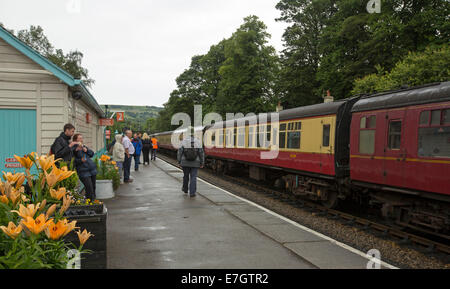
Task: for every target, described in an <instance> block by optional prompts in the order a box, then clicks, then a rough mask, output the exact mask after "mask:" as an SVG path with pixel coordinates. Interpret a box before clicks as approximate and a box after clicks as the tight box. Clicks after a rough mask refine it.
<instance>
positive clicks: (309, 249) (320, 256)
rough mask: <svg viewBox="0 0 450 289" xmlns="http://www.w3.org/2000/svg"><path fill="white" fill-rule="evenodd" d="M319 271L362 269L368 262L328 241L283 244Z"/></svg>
mask: <svg viewBox="0 0 450 289" xmlns="http://www.w3.org/2000/svg"><path fill="white" fill-rule="evenodd" d="M284 245H285V246H286V247H287V248H289V249H291V250H292V251H294V252H295V253H296V254H299V255H300V256H302V257H303V258H305V259H306V260H308V261H309V262H311V263H313V264H314V265H316V266H317V267H319V268H320V269H364V268H366V267H367V263H368V260H367V259H366V258H364V257H362V256H360V255H357V254H355V253H352V252H349V251H348V250H346V249H344V248H342V247H339V246H336V245H335V244H333V243H331V242H329V241H319V242H298V243H290V244H284Z"/></svg>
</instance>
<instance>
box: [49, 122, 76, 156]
mask: <svg viewBox="0 0 450 289" xmlns="http://www.w3.org/2000/svg"><path fill="white" fill-rule="evenodd" d="M74 134H75V127H74V126H73V125H72V124H70V123H68V124H66V125H65V126H64V131H63V132H62V133H61V134H60V136H59V137H57V138H56V139H55V141H54V142H53V144H52V146H51V148H50V153H51V154H54V155H55V159H62V160H63V161H65V162H66V163H70V162H71V161H72V158H73V152H72V147H73V146H74V145H76V144H78V143H76V142H70V139H71V138H72V136H73V135H74Z"/></svg>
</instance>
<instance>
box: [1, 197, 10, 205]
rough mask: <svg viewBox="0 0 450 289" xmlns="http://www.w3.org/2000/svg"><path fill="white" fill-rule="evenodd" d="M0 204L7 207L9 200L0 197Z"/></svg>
mask: <svg viewBox="0 0 450 289" xmlns="http://www.w3.org/2000/svg"><path fill="white" fill-rule="evenodd" d="M0 202H2V203H3V204H5V205H7V204H9V199H8V197H7V196H5V195H1V196H0Z"/></svg>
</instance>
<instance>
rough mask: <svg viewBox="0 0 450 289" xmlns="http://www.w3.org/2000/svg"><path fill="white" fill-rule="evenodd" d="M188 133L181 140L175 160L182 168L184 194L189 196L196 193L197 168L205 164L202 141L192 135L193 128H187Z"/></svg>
mask: <svg viewBox="0 0 450 289" xmlns="http://www.w3.org/2000/svg"><path fill="white" fill-rule="evenodd" d="M188 132H190V135H189V136H188V137H187V138H185V139H184V140H183V141H182V142H181V146H180V148H179V149H178V154H177V160H178V163H179V164H180V165H181V167H182V168H183V173H184V177H183V188H182V189H181V190H182V191H183V192H184V193H185V194H187V193H188V190H189V195H190V197H191V198H192V197H195V196H196V195H197V175H198V169H199V168H203V167H204V165H205V152H204V151H203V147H202V143H201V141H200V140H198V139H197V138H195V136H194V128H193V127H191V128H190V129H189V131H188Z"/></svg>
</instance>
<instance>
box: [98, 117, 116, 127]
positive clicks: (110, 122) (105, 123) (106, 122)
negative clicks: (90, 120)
mask: <svg viewBox="0 0 450 289" xmlns="http://www.w3.org/2000/svg"><path fill="white" fill-rule="evenodd" d="M99 124H100V126H113V125H114V119H111V118H101V119H100V120H99Z"/></svg>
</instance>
